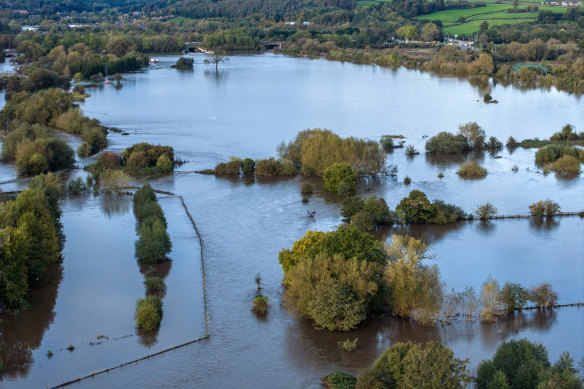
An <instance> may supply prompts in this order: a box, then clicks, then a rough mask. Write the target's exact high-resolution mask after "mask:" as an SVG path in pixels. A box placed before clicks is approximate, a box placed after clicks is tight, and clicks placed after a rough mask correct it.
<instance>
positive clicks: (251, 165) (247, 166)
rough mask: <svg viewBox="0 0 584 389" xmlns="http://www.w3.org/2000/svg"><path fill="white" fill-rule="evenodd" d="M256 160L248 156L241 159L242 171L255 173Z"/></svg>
mask: <svg viewBox="0 0 584 389" xmlns="http://www.w3.org/2000/svg"><path fill="white" fill-rule="evenodd" d="M255 164H256V163H255V161H254V160H253V159H251V158H246V159H244V160H243V161H241V171H242V173H243V174H253V173H254V171H255Z"/></svg>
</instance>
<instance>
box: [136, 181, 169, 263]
mask: <svg viewBox="0 0 584 389" xmlns="http://www.w3.org/2000/svg"><path fill="white" fill-rule="evenodd" d="M133 203H134V215H135V216H136V219H137V220H138V223H139V226H138V234H139V236H140V238H139V239H138V241H137V242H136V257H137V258H138V259H139V260H141V261H142V262H144V263H147V264H153V263H159V262H163V261H165V260H166V256H167V254H168V253H170V250H171V248H172V242H171V241H170V238H169V236H168V233H167V232H166V218H165V217H164V212H163V211H162V208H161V207H160V205H159V204H158V201H157V200H156V194H155V193H154V190H153V189H152V187H151V186H150V184H144V185H143V186H142V188H140V189H138V190H137V191H136V193H135V194H134V197H133Z"/></svg>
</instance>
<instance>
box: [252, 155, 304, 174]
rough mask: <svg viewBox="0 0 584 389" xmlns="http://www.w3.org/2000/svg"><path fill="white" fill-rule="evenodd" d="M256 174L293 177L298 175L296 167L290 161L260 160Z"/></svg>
mask: <svg viewBox="0 0 584 389" xmlns="http://www.w3.org/2000/svg"><path fill="white" fill-rule="evenodd" d="M255 172H256V175H257V176H263V177H270V176H292V175H295V174H296V166H295V165H294V163H293V162H291V161H289V160H286V159H284V160H281V161H280V160H277V159H275V158H270V159H258V161H257V163H256V166H255Z"/></svg>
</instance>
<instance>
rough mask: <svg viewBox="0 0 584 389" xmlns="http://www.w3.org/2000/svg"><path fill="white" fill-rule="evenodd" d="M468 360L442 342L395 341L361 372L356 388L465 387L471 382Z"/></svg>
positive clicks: (434, 388) (436, 388)
mask: <svg viewBox="0 0 584 389" xmlns="http://www.w3.org/2000/svg"><path fill="white" fill-rule="evenodd" d="M468 363H469V361H468V360H460V359H458V358H455V357H454V353H453V352H452V350H451V349H449V348H448V347H445V346H443V345H442V343H440V342H434V341H433V342H428V343H426V344H425V345H422V344H421V343H414V342H407V343H396V344H394V345H393V346H392V347H390V348H388V349H387V350H385V351H384V352H383V353H382V354H381V356H380V357H379V358H378V359H377V360H376V361H375V362H374V363H373V365H371V366H370V367H368V368H367V369H365V370H363V371H362V372H361V373H360V374H359V376H358V377H357V385H356V388H357V389H368V388H380V389H381V388H387V389H390V388H395V387H399V388H402V387H403V388H433V389H438V388H452V389H462V388H465V387H466V386H467V385H468V384H469V383H470V382H472V378H471V376H470V373H469V371H468V370H467V365H468ZM396 383H398V384H396Z"/></svg>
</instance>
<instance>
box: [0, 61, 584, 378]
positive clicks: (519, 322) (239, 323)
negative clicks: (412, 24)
mask: <svg viewBox="0 0 584 389" xmlns="http://www.w3.org/2000/svg"><path fill="white" fill-rule="evenodd" d="M177 58H178V57H174V56H168V57H160V58H159V59H160V62H159V63H158V64H157V65H156V66H152V67H151V68H150V69H148V70H145V71H142V72H137V73H133V74H127V75H124V80H123V81H122V85H121V86H119V87H116V86H114V85H104V86H100V87H95V88H91V89H88V92H89V93H90V94H91V95H92V96H91V97H90V98H88V99H87V100H86V101H85V102H84V103H82V104H81V107H82V109H83V111H84V113H85V114H86V115H88V116H90V117H96V118H98V119H99V120H101V121H102V122H103V123H104V124H105V125H107V126H115V127H118V128H120V129H122V130H124V131H127V132H128V133H129V135H127V136H123V135H121V134H116V133H111V134H110V135H109V139H110V146H109V147H108V149H110V150H114V151H121V150H123V149H124V148H126V147H128V146H130V145H132V144H134V143H137V142H149V143H154V144H167V145H171V146H173V147H174V148H175V154H176V156H177V157H178V158H180V159H181V160H184V161H186V163H185V164H184V165H183V166H181V167H180V168H179V170H178V171H176V172H175V173H174V174H172V175H168V176H164V177H160V178H156V179H153V180H152V182H151V183H152V185H153V187H154V188H155V189H159V190H163V191H166V192H171V193H175V194H177V195H182V196H183V198H184V201H185V204H186V205H187V207H188V209H189V211H190V213H191V215H192V216H193V218H194V220H195V222H196V223H197V227H198V229H199V231H200V233H201V237H202V239H203V242H204V261H205V262H204V263H205V275H206V287H207V300H208V314H209V322H210V332H211V336H210V338H209V339H206V340H203V341H201V342H200V343H195V344H192V345H190V346H187V347H185V348H181V349H178V350H175V351H172V352H169V353H167V354H164V355H161V356H157V357H154V358H151V359H149V360H146V361H143V362H140V363H138V364H135V365H130V366H125V367H123V368H121V369H117V370H113V371H110V372H108V373H106V374H103V375H99V376H96V377H94V378H92V379H90V380H84V381H82V382H80V383H78V384H74V385H73V387H75V386H82V387H100V388H101V387H161V386H164V387H185V386H197V387H246V388H247V387H250V388H251V387H290V388H300V387H303V388H304V387H315V388H316V387H318V386H319V377H320V376H322V375H324V374H327V373H329V372H331V371H335V370H342V371H346V372H349V373H356V372H357V370H358V369H359V368H362V367H365V366H367V365H369V364H370V363H371V362H372V361H374V360H375V359H376V358H377V356H378V355H379V354H380V353H381V352H382V351H383V350H384V349H385V348H387V347H389V346H391V345H392V344H393V343H395V342H397V341H407V340H416V341H427V340H433V339H435V340H441V341H442V342H444V343H445V344H446V345H447V346H449V347H451V348H452V349H453V350H454V352H455V354H456V355H457V356H458V357H461V358H466V357H468V358H470V361H471V365H472V368H473V369H474V368H475V367H476V365H477V364H478V363H479V362H480V361H481V360H482V359H484V358H488V357H490V356H492V354H493V353H494V351H495V350H496V348H497V346H498V345H499V344H500V343H501V342H503V341H504V340H507V339H516V338H522V337H526V338H528V339H530V340H532V341H536V342H541V343H543V344H544V345H546V346H547V348H548V351H549V354H550V359H551V360H555V359H557V358H558V357H559V355H560V354H561V352H562V351H564V350H568V351H570V353H571V354H572V356H573V357H574V359H575V360H576V361H579V360H580V359H581V358H583V357H584V310H583V309H582V308H580V309H578V308H559V309H555V310H546V311H537V310H533V311H525V312H521V313H516V314H514V315H510V316H508V317H505V318H504V319H502V320H500V321H499V322H497V323H496V324H493V325H482V324H480V323H478V322H459V323H455V324H451V325H447V326H440V327H436V328H424V327H419V326H418V325H417V324H415V323H411V322H408V321H406V320H401V319H396V318H392V317H374V318H371V319H369V320H367V321H366V322H365V323H363V324H362V325H361V326H360V327H359V329H357V330H355V331H352V332H350V333H341V332H334V333H328V332H322V331H317V330H315V329H314V328H313V327H312V325H311V323H310V322H309V321H307V320H304V319H301V318H298V317H296V316H294V315H293V313H291V312H288V311H287V310H286V308H285V307H283V306H282V304H281V301H282V299H281V296H282V293H283V290H282V286H281V280H282V270H281V268H280V265H279V263H278V260H277V255H278V252H279V251H280V250H281V249H282V248H283V247H290V246H291V245H292V244H293V243H294V241H296V240H297V239H299V238H300V237H301V236H302V235H303V234H304V233H305V232H306V231H307V230H323V231H327V230H331V229H333V228H335V227H336V226H337V225H338V224H339V223H341V218H340V215H339V212H340V200H339V199H338V198H337V197H336V196H334V195H329V194H325V193H324V191H323V189H322V185H321V184H320V182H319V180H318V179H314V178H303V177H300V176H298V177H294V178H288V179H278V180H259V179H255V180H254V179H249V178H218V177H214V176H205V175H199V174H196V173H194V172H193V171H195V170H199V169H204V168H212V167H214V166H215V164H216V163H218V162H222V161H225V160H227V159H228V158H229V156H231V155H237V156H240V157H242V158H245V157H251V158H266V157H269V156H274V155H276V147H277V145H278V144H279V143H280V142H281V141H283V140H285V141H288V140H291V139H292V138H293V137H294V136H295V135H296V133H297V132H298V131H300V130H303V129H306V128H315V127H321V128H329V129H331V130H333V131H334V132H336V133H338V134H340V135H342V136H356V137H364V138H371V139H378V138H379V137H380V136H381V135H382V134H401V135H404V136H405V137H406V138H405V141H406V143H407V144H412V145H414V146H415V147H416V149H417V150H419V151H421V153H420V155H417V156H415V157H414V158H407V157H406V156H405V153H404V151H403V149H397V150H394V151H393V152H392V153H390V154H388V158H387V163H388V164H395V165H397V166H398V169H399V171H398V174H397V177H393V178H392V177H386V178H381V179H377V180H370V181H367V182H363V183H361V184H360V185H359V187H358V194H360V195H363V196H365V195H371V194H375V195H377V196H382V197H384V198H385V199H386V200H387V202H388V205H389V206H390V208H393V207H395V205H396V204H397V203H398V202H399V200H400V199H401V198H402V197H404V196H406V195H407V194H408V192H409V191H410V190H413V189H419V190H422V191H424V192H425V193H426V194H427V195H428V197H429V198H430V199H441V200H444V201H446V202H449V203H454V204H456V205H459V206H461V207H462V208H463V209H464V210H465V211H467V212H471V211H472V210H473V208H474V207H475V206H476V205H478V204H481V203H484V202H486V201H489V202H491V203H493V204H494V205H495V206H496V207H497V208H498V210H499V213H501V214H526V213H527V207H528V206H529V204H531V203H533V202H534V201H538V200H544V199H546V198H551V199H552V200H554V201H556V202H558V203H559V204H560V206H561V207H562V210H564V211H579V210H582V209H584V179H583V178H582V177H577V178H574V179H571V180H563V179H559V178H557V177H556V176H554V175H553V174H548V175H544V174H543V173H542V172H541V169H540V168H538V167H537V166H536V165H535V163H534V154H535V150H524V149H517V150H515V151H514V152H512V153H510V152H509V151H507V150H503V151H501V152H500V153H498V154H497V155H496V156H495V155H491V154H489V153H484V154H475V155H468V156H464V157H460V158H435V157H432V156H429V155H425V153H424V152H423V147H424V143H425V140H426V139H425V136H432V135H434V134H436V133H437V132H439V131H443V130H448V131H452V132H454V131H456V128H457V126H458V125H459V124H462V123H465V122H468V121H476V122H478V123H479V124H480V125H481V126H482V127H483V128H484V129H485V131H486V132H487V136H496V137H497V138H499V139H500V140H503V141H504V140H506V138H507V137H508V136H514V137H515V138H516V139H518V140H520V139H525V138H533V137H539V138H541V139H543V138H547V137H549V136H550V135H551V134H552V133H554V132H556V131H558V130H559V129H560V128H561V127H562V126H563V125H565V124H566V123H571V124H573V125H575V126H576V130H577V131H584V100H582V99H581V98H579V97H577V96H573V95H569V94H567V93H564V92H558V91H556V90H555V89H552V90H550V91H545V90H528V91H521V90H519V89H517V88H514V87H503V86H500V85H490V86H489V87H488V91H489V93H490V94H491V95H492V96H493V98H495V99H497V100H498V101H499V104H484V103H483V102H482V94H483V93H485V89H484V88H478V87H476V86H473V85H471V84H470V83H468V82H467V81H461V80H457V79H451V78H438V77H433V76H431V75H428V74H424V73H420V72H418V71H409V70H404V69H399V70H391V69H383V68H379V67H376V66H370V65H354V64H348V63H340V62H329V61H326V60H322V59H318V60H313V59H306V58H290V57H285V56H277V55H272V54H265V55H257V56H234V57H231V59H230V61H229V62H228V63H227V64H225V65H223V66H220V68H219V72H218V73H215V71H214V69H212V68H210V67H205V66H204V65H203V64H202V61H203V59H204V57H202V56H198V55H196V56H194V58H195V70H194V71H177V70H175V69H170V65H172V64H174V62H176V59H177ZM71 142H77V140H75V139H71ZM469 158H473V159H477V160H478V161H479V163H480V164H481V165H482V166H484V167H486V168H487V170H488V172H489V174H488V175H487V177H486V178H484V179H482V180H472V181H468V180H463V179H460V178H459V177H458V176H457V175H456V174H455V172H456V170H458V168H459V167H460V165H461V164H462V163H464V162H465V160H466V159H469ZM93 160H94V158H88V159H83V160H79V161H78V165H80V166H83V165H85V164H88V163H91V162H92V161H93ZM514 166H517V167H518V171H517V172H513V171H512V168H513V167H514ZM439 173H443V174H444V178H442V179H440V178H438V174H439ZM70 174H71V176H77V175H81V176H83V175H84V173H83V172H82V171H73V172H71V173H70ZM405 176H409V177H411V179H412V183H411V184H410V185H405V184H403V178H404V177H405ZM15 178H16V177H15V173H14V169H13V167H12V166H9V165H2V166H1V167H0V181H1V182H3V184H2V185H1V188H2V190H3V191H9V190H16V189H20V188H22V187H24V186H26V180H17V179H15ZM306 180H308V181H310V182H312V183H314V185H315V186H316V188H317V189H316V191H315V193H314V194H313V195H312V196H311V197H310V201H309V202H308V203H306V204H305V203H302V202H301V198H302V196H301V194H300V186H301V185H302V183H303V182H304V181H306ZM140 183H141V182H138V183H137V184H140ZM159 201H160V203H161V206H162V207H163V209H164V211H165V213H166V218H167V221H168V228H169V234H170V236H171V239H172V241H173V252H172V253H171V254H170V258H171V259H172V261H171V262H170V263H169V264H168V265H167V266H166V268H165V269H160V271H161V272H164V274H166V278H165V281H166V284H167V289H168V291H167V293H166V296H165V297H164V299H163V301H164V317H163V320H162V324H161V328H160V330H159V332H158V333H157V334H154V336H148V337H144V336H140V334H139V333H137V332H136V330H135V329H134V319H133V313H134V307H135V302H136V299H137V298H140V297H142V296H143V295H144V287H143V285H142V280H143V273H144V272H145V271H146V269H144V268H141V267H140V266H139V265H138V264H137V262H136V260H135V258H134V241H135V240H136V231H135V223H136V222H135V218H134V216H133V213H132V204H131V198H130V197H129V196H122V197H115V196H113V197H106V196H102V195H96V196H93V195H84V196H80V197H77V198H68V199H65V200H63V202H62V204H61V206H62V209H63V218H62V222H63V225H64V232H65V234H66V237H67V240H66V243H65V248H64V251H63V258H64V260H63V263H62V264H61V265H60V266H55V267H54V269H52V270H51V272H52V274H50V275H49V277H47V278H46V279H45V280H44V281H42V282H41V283H40V284H39V285H37V286H36V287H35V288H34V289H33V291H32V292H31V297H30V299H29V301H30V308H29V309H26V310H23V311H22V312H21V313H20V315H19V316H16V317H11V318H4V321H2V322H0V334H1V336H0V357H2V359H3V361H4V362H5V363H7V367H8V372H7V374H5V375H4V376H3V377H2V381H0V386H2V387H4V386H5V387H46V386H47V385H49V386H50V385H54V384H58V383H60V382H62V381H63V380H65V379H71V378H76V377H78V376H80V375H83V374H85V373H88V372H90V371H93V370H98V369H102V368H104V367H106V366H112V365H116V364H118V365H119V364H120V363H121V362H125V361H127V360H132V359H134V358H136V357H141V356H143V355H147V354H148V353H152V352H156V351H158V350H160V349H163V348H165V347H169V346H172V345H174V344H178V343H181V342H186V341H188V340H190V339H192V338H196V337H197V336H203V335H204V334H205V321H204V319H205V312H204V307H203V294H202V293H203V292H202V284H203V281H202V269H201V258H200V247H199V244H198V240H197V237H196V234H195V231H194V230H193V228H192V225H191V224H190V221H189V220H188V217H187V216H186V213H185V211H184V208H183V207H182V205H181V203H180V200H179V199H178V198H176V197H174V196H167V195H162V196H159ZM308 210H310V211H316V215H315V217H314V218H310V217H308V216H307V211H308ZM405 230H406V232H408V233H410V234H413V235H415V236H418V237H421V238H423V239H424V240H425V241H427V242H428V243H429V244H430V249H431V251H432V253H433V254H434V257H435V259H434V260H433V263H436V264H437V265H438V267H439V269H440V273H441V277H442V280H443V281H444V283H445V286H446V290H450V289H451V288H454V289H455V290H457V291H461V290H463V289H464V288H465V287H467V286H473V287H474V288H475V290H478V289H479V288H480V285H481V284H482V283H483V282H484V281H485V279H486V278H487V277H488V276H489V275H491V276H493V277H495V278H496V279H498V281H499V283H500V284H503V283H504V282H506V281H511V282H516V283H520V284H522V285H524V286H526V287H531V286H534V285H536V284H539V283H542V282H550V283H551V284H552V286H553V288H554V289H555V290H556V291H557V292H558V293H559V296H560V300H559V303H561V304H564V303H573V302H578V301H584V283H583V282H582V280H583V279H584V240H583V239H582V236H584V220H583V219H582V218H579V217H565V218H557V219H555V220H553V221H547V222H537V221H535V220H531V219H521V220H514V219H513V220H498V221H494V222H491V223H487V224H485V223H480V222H465V223H458V224H455V225H450V226H410V227H409V228H406V229H405ZM400 232H404V230H403V229H401V228H394V229H384V230H381V231H377V232H376V236H377V237H378V238H379V239H382V240H387V241H389V240H390V239H391V234H392V233H400ZM257 272H260V273H261V276H262V279H263V282H262V287H263V290H262V293H263V294H265V295H268V296H269V297H270V298H271V300H272V305H273V307H272V309H271V310H270V311H269V312H268V314H267V315H266V316H265V317H260V316H256V315H255V314H254V313H253V312H251V311H250V305H251V300H252V299H253V297H254V296H255V293H256V285H255V283H254V276H255V274H256V273H257ZM98 335H105V336H106V337H107V338H106V337H100V339H98V338H97V337H98ZM355 337H358V338H359V343H358V345H359V347H358V349H357V350H356V351H355V352H353V353H343V352H341V351H340V350H339V349H338V348H337V341H338V340H344V339H347V338H351V339H353V338H355ZM91 343H93V344H91ZM69 345H73V346H74V347H75V349H74V350H73V351H68V350H67V349H66V348H67V347H68V346H69ZM49 350H51V351H52V353H53V355H52V357H51V358H48V357H47V352H48V351H49Z"/></svg>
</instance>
